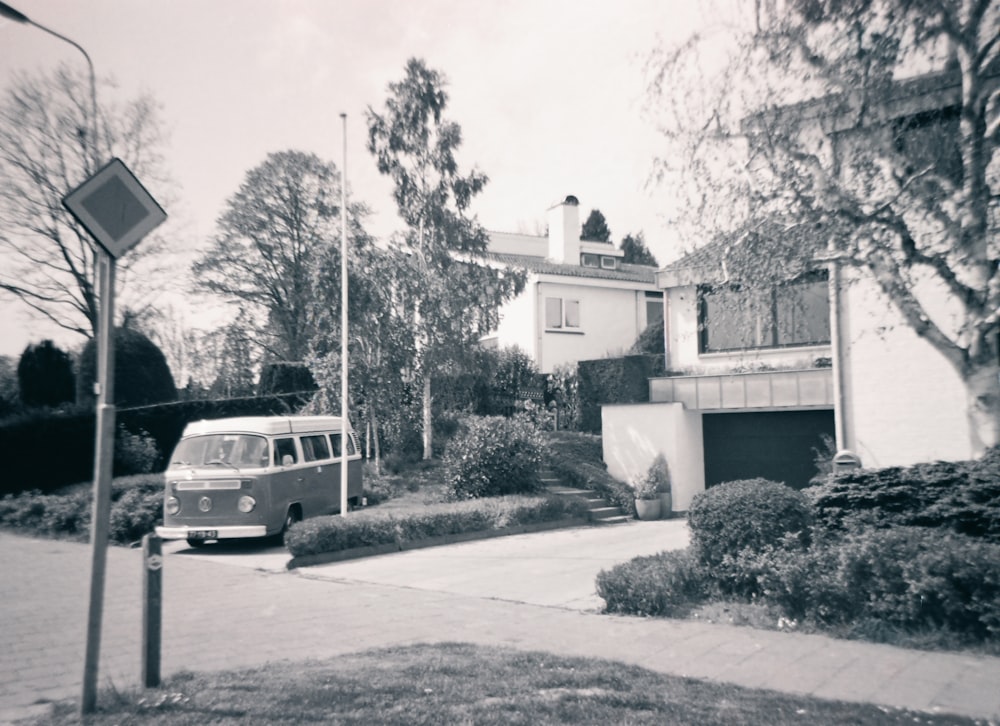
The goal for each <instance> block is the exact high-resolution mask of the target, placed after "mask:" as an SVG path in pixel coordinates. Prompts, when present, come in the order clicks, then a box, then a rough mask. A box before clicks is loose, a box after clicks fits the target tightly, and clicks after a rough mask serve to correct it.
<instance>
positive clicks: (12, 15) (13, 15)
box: [0, 2, 97, 171]
mask: <svg viewBox="0 0 1000 726" xmlns="http://www.w3.org/2000/svg"><path fill="white" fill-rule="evenodd" d="M0 18H7V19H8V20H13V21H14V22H15V23H24V24H25V25H33V26H35V27H36V28H38V29H39V30H42V31H45V32H46V33H48V34H49V35H52V36H54V37H56V38H58V39H59V40H61V41H63V42H65V43H69V44H70V45H71V46H73V47H74V48H76V49H77V50H78V51H80V52H81V53H83V57H84V59H86V61H87V71H88V72H89V74H90V116H91V121H90V122H91V133H92V137H91V138H92V141H91V144H92V145H93V147H94V159H93V169H91V171H93V170H94V169H96V168H97V81H96V79H95V77H94V63H93V61H91V60H90V56H89V55H88V54H87V51H85V50H84V49H83V46H81V45H80V44H79V43H77V42H76V41H75V40H73V39H72V38H67V37H66V36H65V35H62V34H60V33H57V32H56V31H54V30H52V29H51V28H46V27H45V26H44V25H42V24H41V23H36V22H35V21H34V20H32V19H31V18H29V17H28V16H27V15H25V14H24V13H22V12H20V11H18V10H15V9H14V8H12V7H11V6H10V5H8V4H7V3H5V2H0Z"/></svg>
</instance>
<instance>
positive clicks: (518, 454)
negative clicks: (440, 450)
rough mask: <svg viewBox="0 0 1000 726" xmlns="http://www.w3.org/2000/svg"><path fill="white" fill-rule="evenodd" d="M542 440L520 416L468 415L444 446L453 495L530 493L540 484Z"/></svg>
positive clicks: (472, 497) (473, 496) (450, 489)
mask: <svg viewBox="0 0 1000 726" xmlns="http://www.w3.org/2000/svg"><path fill="white" fill-rule="evenodd" d="M541 463H542V441H541V438H540V436H539V433H538V430H537V429H536V428H535V427H534V426H533V425H532V424H530V423H529V422H527V421H526V420H524V419H523V418H521V417H516V418H512V419H508V418H503V417H500V416H488V417H484V418H475V419H469V420H468V422H467V424H466V426H465V427H464V430H462V431H460V432H459V433H458V434H456V436H455V438H453V439H452V440H451V441H450V442H449V443H448V448H447V449H446V450H445V455H444V467H445V476H446V482H447V485H448V491H449V495H450V496H451V497H452V498H453V499H475V498H478V497H491V496H502V495H505V494H528V493H531V492H535V491H538V490H539V489H540V488H541V478H540V476H539V470H540V468H541Z"/></svg>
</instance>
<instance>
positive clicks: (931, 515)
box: [804, 447, 1000, 543]
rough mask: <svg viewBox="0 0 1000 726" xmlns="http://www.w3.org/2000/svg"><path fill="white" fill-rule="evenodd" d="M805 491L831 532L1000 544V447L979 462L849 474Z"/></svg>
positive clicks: (843, 474)
mask: <svg viewBox="0 0 1000 726" xmlns="http://www.w3.org/2000/svg"><path fill="white" fill-rule="evenodd" d="M804 491H805V492H806V493H807V494H808V495H809V496H810V497H811V498H812V501H813V505H814V507H815V511H816V520H817V523H818V524H820V525H821V526H822V527H824V528H825V529H826V530H828V531H831V532H840V531H844V530H848V529H852V528H856V527H859V526H871V527H879V528H884V527H897V526H919V527H940V528H944V529H949V530H951V531H953V532H957V533H959V534H965V535H969V536H971V537H978V538H982V539H986V540H988V541H991V542H996V543H1000V447H994V448H992V449H990V450H989V451H988V452H986V454H985V455H984V456H983V457H982V458H980V459H978V460H976V461H961V462H945V461H936V462H932V463H926V464H917V465H915V466H909V467H899V466H896V467H888V468H885V469H859V470H857V471H851V472H845V473H842V474H837V475H835V476H833V477H830V478H829V479H828V480H827V481H826V482H825V483H823V484H821V485H819V486H815V487H812V488H810V489H806V490H804Z"/></svg>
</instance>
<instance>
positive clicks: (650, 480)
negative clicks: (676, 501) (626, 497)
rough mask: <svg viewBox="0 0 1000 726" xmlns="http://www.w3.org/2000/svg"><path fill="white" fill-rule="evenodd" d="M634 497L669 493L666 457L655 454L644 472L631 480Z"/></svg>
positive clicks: (654, 496)
mask: <svg viewBox="0 0 1000 726" xmlns="http://www.w3.org/2000/svg"><path fill="white" fill-rule="evenodd" d="M633 488H634V489H635V498H636V499H656V498H657V497H658V496H659V495H660V494H669V493H670V470H669V469H668V468H667V458H666V457H665V456H664V455H663V454H657V455H656V458H654V459H653V461H652V463H651V464H650V465H649V468H648V469H647V470H646V472H645V473H644V474H643V475H642V476H641V477H638V478H637V479H636V480H635V481H634V482H633Z"/></svg>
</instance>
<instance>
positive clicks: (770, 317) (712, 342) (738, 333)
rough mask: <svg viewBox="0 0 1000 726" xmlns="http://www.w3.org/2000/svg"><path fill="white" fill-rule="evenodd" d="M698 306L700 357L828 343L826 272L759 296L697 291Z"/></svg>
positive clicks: (736, 289) (744, 291)
mask: <svg viewBox="0 0 1000 726" xmlns="http://www.w3.org/2000/svg"><path fill="white" fill-rule="evenodd" d="M699 302H700V305H699V308H700V310H699V329H700V333H701V334H700V346H699V348H700V351H701V352H702V353H716V352H722V351H728V350H745V349H747V348H782V347H787V346H795V345H823V344H827V343H829V342H830V306H829V297H828V289H827V281H826V273H825V272H820V273H812V274H809V275H806V276H804V277H802V278H800V279H798V280H796V281H795V282H792V283H788V284H785V285H778V286H776V287H773V288H770V289H763V290H756V289H746V288H741V287H739V286H726V287H715V288H713V287H702V288H701V289H700V290H699Z"/></svg>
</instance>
